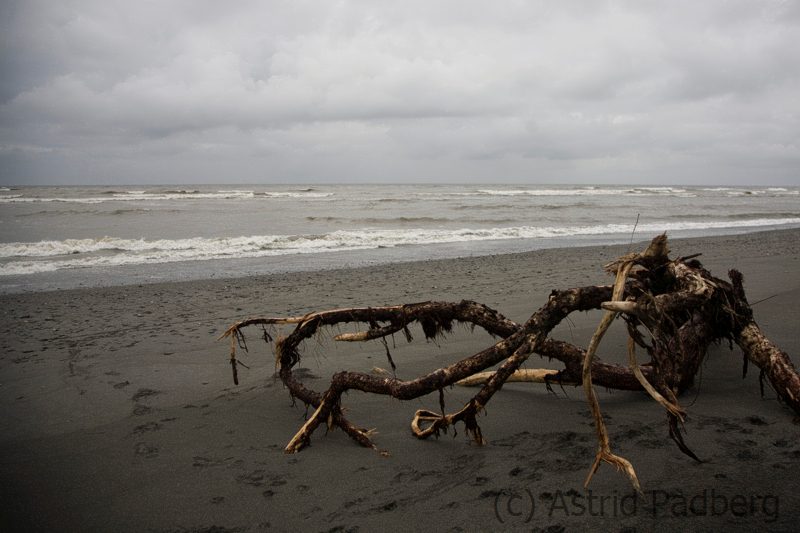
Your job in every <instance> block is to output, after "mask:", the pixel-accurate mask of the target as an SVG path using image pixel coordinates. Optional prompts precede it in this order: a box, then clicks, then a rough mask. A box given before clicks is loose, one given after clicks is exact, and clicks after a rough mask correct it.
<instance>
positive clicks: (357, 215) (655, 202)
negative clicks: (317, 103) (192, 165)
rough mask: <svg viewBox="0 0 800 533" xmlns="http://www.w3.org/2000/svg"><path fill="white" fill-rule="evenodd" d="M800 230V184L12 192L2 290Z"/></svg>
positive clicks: (1, 209)
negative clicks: (665, 237)
mask: <svg viewBox="0 0 800 533" xmlns="http://www.w3.org/2000/svg"><path fill="white" fill-rule="evenodd" d="M792 227H795V228H796V227H800V187H748V188H739V187H674V186H673V187H669V186H664V187H652V186H647V187H645V186H641V187H637V186H543V185H529V186H524V185H309V186H291V185H239V186H230V185H202V186H180V187H176V186H130V187H122V186H114V187H0V292H3V293H9V292H20V291H39V290H51V289H65V288H74V287H84V286H88V287H91V286H104V285H121V284H131V283H149V282H157V281H177V280H186V279H208V278H226V277H238V276H245V275H252V274H264V273H275V272H291V271H299V270H316V269H325V268H339V267H354V266H365V265H372V264H377V263H386V262H401V261H409V260H420V259H434V258H452V257H463V256H470V255H486V254H500V253H511V252H522V251H529V250H535V249H541V248H556V247H565V246H584V245H594V244H606V243H607V244H617V243H627V242H630V240H631V238H632V236H633V239H634V240H635V241H637V242H638V241H642V240H649V239H650V238H652V237H653V236H654V235H656V234H658V233H661V232H664V231H666V232H667V233H668V235H670V236H672V237H687V236H704V235H721V234H732V233H745V232H751V231H759V230H765V229H778V228H792ZM634 229H635V233H634Z"/></svg>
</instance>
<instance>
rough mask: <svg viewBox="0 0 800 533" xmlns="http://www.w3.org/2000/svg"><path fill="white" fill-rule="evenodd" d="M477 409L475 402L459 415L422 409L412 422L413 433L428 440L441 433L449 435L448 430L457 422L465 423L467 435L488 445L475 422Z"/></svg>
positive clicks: (458, 413) (478, 442)
mask: <svg viewBox="0 0 800 533" xmlns="http://www.w3.org/2000/svg"><path fill="white" fill-rule="evenodd" d="M476 411H477V407H476V406H475V405H474V404H473V402H470V403H468V404H467V405H465V406H464V408H463V409H461V410H460V411H458V412H457V413H453V414H450V415H447V414H445V415H442V414H440V413H435V412H433V411H429V410H428V409H420V410H418V411H417V412H416V413H415V414H414V419H413V420H412V421H411V432H412V433H413V434H414V436H415V437H417V438H418V439H427V438H428V437H430V436H431V435H436V436H437V437H438V436H439V432H442V431H443V432H445V433H447V428H448V427H449V426H452V425H453V424H455V423H456V422H464V425H465V426H466V430H467V435H469V436H470V437H472V440H473V441H475V443H476V444H479V445H483V444H486V440H485V439H484V438H483V433H482V432H481V428H480V426H478V422H477V421H476V420H475V412H476ZM421 423H430V425H429V426H427V427H425V428H423V427H422V425H421Z"/></svg>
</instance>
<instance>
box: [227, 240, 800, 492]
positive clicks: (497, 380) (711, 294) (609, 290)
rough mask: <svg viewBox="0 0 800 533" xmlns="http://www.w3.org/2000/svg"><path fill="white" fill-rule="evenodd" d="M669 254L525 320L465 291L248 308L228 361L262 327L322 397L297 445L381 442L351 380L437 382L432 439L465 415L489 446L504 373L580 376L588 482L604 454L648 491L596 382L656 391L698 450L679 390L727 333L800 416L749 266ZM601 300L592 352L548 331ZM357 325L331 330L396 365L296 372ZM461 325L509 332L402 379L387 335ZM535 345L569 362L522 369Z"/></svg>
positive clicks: (425, 421) (289, 377) (623, 266)
mask: <svg viewBox="0 0 800 533" xmlns="http://www.w3.org/2000/svg"><path fill="white" fill-rule="evenodd" d="M668 254H669V250H668V247H667V238H666V235H660V236H658V237H656V238H654V239H653V240H652V242H651V243H650V245H649V246H648V247H647V249H646V250H644V251H643V252H641V253H634V254H628V255H626V256H623V257H620V258H619V259H618V260H616V261H615V262H613V263H611V264H609V265H607V267H606V269H607V270H608V271H609V273H611V274H613V275H614V276H615V279H614V284H613V285H610V286H587V287H580V288H573V289H567V290H554V291H553V292H552V293H551V294H550V297H549V298H548V301H547V302H546V303H545V304H544V305H543V306H542V307H541V308H539V309H538V310H537V311H536V312H535V313H534V314H533V315H531V317H530V318H529V319H528V320H527V321H526V322H525V323H524V324H518V323H516V322H513V321H511V320H509V319H507V318H505V317H504V316H503V315H501V314H500V313H498V312H497V311H495V310H494V309H491V308H489V307H487V306H485V305H483V304H479V303H476V302H473V301H468V300H463V301H461V302H457V303H451V302H420V303H414V304H405V305H396V306H387V307H364V308H342V309H332V310H327V311H320V312H314V313H309V314H307V315H303V316H295V317H259V318H248V319H246V320H242V321H241V322H237V323H235V324H233V325H231V326H230V327H229V328H228V329H227V330H226V331H225V332H224V333H223V334H222V336H221V337H220V338H221V339H223V338H228V339H229V340H230V363H231V367H232V369H233V378H234V382H235V383H238V375H237V367H238V366H239V365H241V363H240V362H239V361H238V359H237V357H236V356H237V351H238V350H239V349H242V350H245V351H246V350H247V343H246V340H245V336H244V333H243V330H244V329H245V328H248V327H253V326H260V327H261V332H262V338H263V339H264V340H265V341H266V342H268V343H273V345H274V352H275V362H276V367H277V371H278V375H279V376H280V378H281V380H282V381H283V383H284V384H285V386H286V387H287V389H288V390H289V394H290V395H291V396H292V398H293V399H298V400H300V401H301V402H303V403H304V404H305V405H306V406H309V407H313V409H314V410H313V413H312V414H311V416H310V417H308V418H307V419H306V421H305V423H304V424H303V425H302V427H301V428H300V429H299V430H298V431H297V433H296V434H295V435H294V436H293V437H292V439H291V440H290V441H289V443H288V444H287V445H286V448H285V451H286V452H287V453H295V452H298V451H300V450H302V449H303V448H304V447H306V446H308V445H309V444H310V442H311V435H312V434H313V433H314V431H315V430H316V429H317V428H318V427H319V426H320V425H322V424H325V425H326V426H327V428H328V429H333V428H335V427H339V428H341V429H342V430H343V431H345V432H346V433H347V434H348V435H349V436H350V437H352V438H353V439H354V440H355V441H356V442H358V443H359V444H360V445H362V446H365V447H369V448H373V449H376V450H377V447H376V446H375V444H374V443H373V440H372V437H373V434H374V430H369V429H364V428H360V427H358V426H356V425H354V424H353V423H352V422H350V421H349V420H348V419H347V418H346V417H345V416H344V412H343V409H342V394H343V393H345V392H347V391H348V390H360V391H363V392H369V393H373V394H382V395H387V396H391V397H393V398H397V399H400V400H410V399H414V398H418V397H421V396H425V395H428V394H430V393H434V392H437V393H438V395H439V412H434V411H431V410H427V409H421V410H418V411H417V412H416V413H415V416H414V418H413V420H412V422H411V431H412V433H413V434H414V435H415V436H416V437H418V438H421V439H424V438H428V437H430V436H431V435H435V436H438V435H439V434H440V433H441V432H446V431H447V430H448V428H449V427H450V426H454V425H455V424H457V423H463V424H464V426H465V429H466V432H467V434H468V435H469V436H470V437H471V439H472V440H473V441H474V442H476V443H478V444H484V443H485V439H484V436H483V433H482V431H481V429H480V427H479V425H478V422H477V415H478V414H479V413H480V412H481V410H483V409H484V407H485V406H486V404H487V403H488V401H489V400H490V399H491V397H492V396H493V395H494V394H495V393H496V392H497V391H499V390H500V389H501V388H502V386H503V385H504V384H505V383H507V382H509V381H535V382H543V383H546V384H547V386H548V387H550V386H551V385H552V384H560V385H582V386H583V388H584V391H585V394H586V398H587V402H588V404H589V407H590V410H591V413H592V416H593V419H594V422H595V429H596V433H597V440H598V450H597V454H596V457H595V460H594V463H593V464H592V466H591V468H590V471H589V474H588V477H587V479H586V483H585V484H586V485H587V486H588V484H589V482H590V481H591V478H592V476H593V475H594V473H595V472H596V471H597V469H598V468H599V465H600V464H601V463H602V462H606V463H609V464H611V465H613V466H615V467H616V468H618V469H620V470H622V471H623V472H625V473H626V475H627V476H628V478H629V480H630V482H631V484H632V485H633V486H634V487H635V488H636V489H637V490H640V485H639V481H638V478H637V475H636V472H635V471H634V468H633V465H632V464H631V463H630V462H629V461H628V460H627V459H625V458H623V457H620V456H617V455H615V454H613V453H612V452H611V444H610V440H609V437H608V431H607V429H606V426H605V423H604V421H603V416H602V413H601V410H600V404H599V401H598V399H597V395H596V393H595V391H594V385H601V386H603V387H606V388H610V389H619V390H640V391H644V392H646V393H647V394H649V395H650V396H651V397H652V398H653V399H654V400H655V401H656V402H658V403H659V404H660V405H661V406H662V407H664V409H665V412H666V415H667V421H668V427H669V432H670V436H671V437H672V438H673V440H674V441H675V442H676V444H677V446H678V447H679V449H680V450H681V451H683V452H684V453H686V454H687V455H689V456H690V457H692V458H694V459H696V460H699V459H697V456H696V455H695V454H694V453H693V452H692V450H690V449H689V447H688V446H687V445H686V443H685V442H684V440H683V436H682V424H683V421H684V419H685V417H686V412H685V410H684V409H683V408H682V407H681V406H680V405H679V404H678V401H677V397H678V396H679V395H680V394H681V393H682V392H684V391H685V390H686V389H687V388H689V387H690V386H691V385H692V382H693V379H694V376H695V375H696V373H697V372H698V370H699V368H700V365H701V363H702V360H703V358H704V356H705V354H706V351H707V349H708V347H709V346H710V345H711V344H712V343H715V342H719V341H721V340H728V341H731V342H735V343H736V344H738V345H739V346H740V347H741V349H742V352H743V354H744V357H745V372H746V368H747V362H748V361H749V362H751V363H753V364H754V365H756V366H757V367H758V368H759V369H760V370H761V375H760V379H762V380H763V379H766V380H767V381H769V383H770V384H771V385H772V387H773V388H774V389H775V391H776V392H777V394H778V397H779V398H780V399H781V400H782V401H783V402H785V403H786V404H787V405H788V406H789V407H790V408H792V409H793V410H794V411H795V412H796V413H798V414H800V376H798V373H797V371H796V370H795V368H794V366H793V365H792V362H791V360H790V359H789V356H788V355H787V354H786V353H785V352H783V351H782V350H780V349H779V348H778V347H777V346H776V345H775V344H774V343H772V342H771V341H770V340H769V339H768V338H767V337H766V336H765V335H764V334H763V332H762V331H761V329H760V328H759V327H758V325H757V324H756V322H755V321H754V319H753V313H752V310H751V308H750V306H749V304H748V302H747V299H746V297H745V294H744V288H743V281H742V275H741V274H740V273H739V272H737V271H735V270H731V271H730V272H729V277H730V280H731V281H730V282H728V281H724V280H721V279H718V278H715V277H713V276H712V275H711V274H710V273H709V272H708V271H707V270H705V269H704V268H703V267H702V265H701V264H700V263H699V262H698V261H697V260H696V259H695V257H696V256H692V257H684V258H678V259H674V260H671V259H670V258H669V257H668ZM595 309H604V310H605V311H606V314H605V315H604V316H603V319H602V321H601V322H600V324H599V325H598V327H597V330H596V331H595V333H594V335H593V336H592V338H591V340H590V342H589V346H588V348H587V349H586V350H584V349H582V348H580V347H578V346H574V345H572V344H570V343H567V342H564V341H560V340H556V339H552V338H550V337H549V335H550V333H551V331H552V330H553V328H555V327H556V326H557V325H558V324H559V323H560V322H561V321H562V320H564V319H565V318H567V316H568V315H569V314H570V313H573V312H575V311H588V310H595ZM617 317H621V318H622V320H624V322H625V324H626V327H627V331H628V335H629V339H628V366H627V367H625V366H621V365H615V364H609V363H605V362H603V361H601V360H599V359H598V358H597V357H596V356H595V354H596V351H597V348H598V346H599V343H600V341H601V339H602V337H603V335H604V333H605V332H606V330H607V329H608V328H609V326H610V325H611V324H612V322H613V321H614V319H615V318H617ZM349 323H356V324H366V325H367V326H368V328H367V329H365V330H362V331H352V332H345V333H339V334H337V335H336V336H334V337H333V339H334V340H335V341H338V342H368V341H375V340H377V341H379V342H381V343H383V346H384V348H385V351H386V357H387V362H388V365H389V367H390V368H391V370H392V371H391V373H389V372H388V371H378V372H373V373H372V374H368V373H363V372H350V371H343V372H337V373H336V374H334V375H333V376H332V377H331V381H330V385H329V387H328V388H327V390H325V391H323V392H317V391H315V390H313V389H311V388H309V387H307V386H305V385H304V384H303V383H301V382H300V381H299V380H298V379H297V377H296V376H295V375H294V374H293V372H292V369H293V368H294V367H295V366H296V365H297V364H298V363H299V361H300V348H301V345H302V344H303V343H304V341H305V340H307V339H310V338H312V337H314V336H315V335H316V334H317V333H318V332H319V331H320V330H321V329H322V328H326V327H332V326H340V325H342V324H349ZM456 323H463V324H468V325H470V326H471V327H473V328H474V327H476V326H477V327H480V328H482V329H484V330H485V331H486V332H488V333H489V334H490V335H492V336H494V337H499V340H498V341H497V342H496V343H495V344H493V345H492V346H489V347H487V348H485V349H484V350H481V351H479V352H477V353H475V354H473V355H471V356H468V357H465V358H463V359H461V360H459V361H457V362H455V363H453V364H451V365H449V366H446V367H442V368H439V369H437V370H434V371H432V372H430V373H428V374H425V375H422V376H419V377H417V378H416V379H412V380H401V379H398V378H397V377H396V375H395V373H394V371H395V369H396V364H395V361H394V360H393V358H392V355H391V351H390V349H389V344H388V343H387V341H386V339H387V337H391V336H394V335H395V334H402V335H403V336H404V337H405V338H406V340H407V341H408V342H411V341H412V340H413V335H412V333H411V326H413V325H417V326H419V327H420V328H421V329H422V332H423V334H424V336H425V338H426V339H428V340H431V339H436V338H437V337H440V336H442V335H443V334H445V333H447V332H449V331H451V330H452V328H453V325H454V324H456ZM281 325H290V326H294V328H293V330H292V331H291V333H289V334H288V335H287V336H285V337H277V336H275V337H276V338H273V336H274V334H273V333H271V332H270V329H271V328H274V327H276V326H281ZM647 337H649V339H648V338H647ZM637 346H638V347H639V348H642V349H644V350H645V351H646V352H647V354H648V355H649V357H650V360H649V362H647V363H646V364H644V365H639V363H638V360H637V357H636V348H637ZM534 353H535V354H538V355H540V356H542V357H548V358H550V359H555V360H557V361H560V362H561V363H562V364H563V365H564V368H563V369H561V370H543V369H522V368H521V366H522V365H523V364H524V363H525V362H526V361H527V359H528V358H529V357H530V355H531V354H534ZM496 365H499V366H497V368H496V369H495V370H493V371H487V369H489V368H490V367H494V366H496ZM762 383H763V381H762ZM453 384H461V385H470V386H480V387H481V388H480V390H479V391H478V392H477V393H476V394H475V395H474V396H473V397H472V398H471V399H470V400H469V401H468V402H467V403H466V404H465V405H464V406H462V407H461V409H459V410H457V411H455V412H453V413H449V414H448V413H446V412H445V401H444V390H445V388H446V387H448V386H450V385H453ZM384 453H385V452H384Z"/></svg>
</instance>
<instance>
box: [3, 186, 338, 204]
mask: <svg viewBox="0 0 800 533" xmlns="http://www.w3.org/2000/svg"><path fill="white" fill-rule="evenodd" d="M333 195H334V193H323V192H302V191H299V192H283V191H277V192H270V191H265V192H254V191H247V190H238V189H232V190H221V191H216V192H200V191H196V190H186V191H183V190H175V191H167V192H147V191H124V192H111V193H107V194H104V195H102V196H86V197H69V196H62V197H36V196H23V195H19V194H15V195H0V203H53V202H64V203H77V204H99V203H104V202H141V201H164V200H180V201H183V200H241V199H249V198H300V199H302V198H310V199H314V198H328V197H332V196H333Z"/></svg>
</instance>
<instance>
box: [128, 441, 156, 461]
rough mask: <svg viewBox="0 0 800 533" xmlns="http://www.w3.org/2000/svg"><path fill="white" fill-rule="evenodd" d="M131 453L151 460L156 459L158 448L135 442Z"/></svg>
mask: <svg viewBox="0 0 800 533" xmlns="http://www.w3.org/2000/svg"><path fill="white" fill-rule="evenodd" d="M133 453H134V454H136V455H137V456H138V457H144V458H145V459H152V458H154V457H158V447H157V446H152V445H150V444H147V443H146V442H137V443H136V446H134V447H133Z"/></svg>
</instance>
